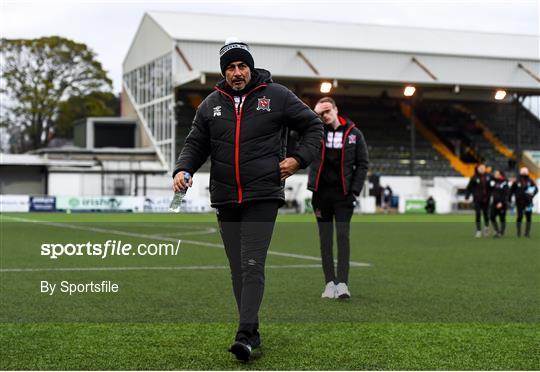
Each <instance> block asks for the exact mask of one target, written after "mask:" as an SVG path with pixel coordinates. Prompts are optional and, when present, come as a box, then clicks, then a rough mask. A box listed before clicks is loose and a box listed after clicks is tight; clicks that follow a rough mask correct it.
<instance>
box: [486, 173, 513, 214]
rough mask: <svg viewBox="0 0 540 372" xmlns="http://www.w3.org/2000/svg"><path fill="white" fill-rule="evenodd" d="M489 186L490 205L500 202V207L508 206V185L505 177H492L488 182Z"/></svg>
mask: <svg viewBox="0 0 540 372" xmlns="http://www.w3.org/2000/svg"><path fill="white" fill-rule="evenodd" d="M490 186H491V204H492V206H496V205H497V204H499V203H502V205H503V206H502V208H503V209H506V208H507V207H508V199H509V196H510V187H509V186H508V181H507V180H506V178H502V179H496V178H493V179H492V180H491V182H490Z"/></svg>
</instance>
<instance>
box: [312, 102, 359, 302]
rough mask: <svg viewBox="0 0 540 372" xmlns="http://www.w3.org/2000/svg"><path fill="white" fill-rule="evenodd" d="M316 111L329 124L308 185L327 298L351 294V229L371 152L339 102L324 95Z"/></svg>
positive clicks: (323, 294) (325, 129)
mask: <svg viewBox="0 0 540 372" xmlns="http://www.w3.org/2000/svg"><path fill="white" fill-rule="evenodd" d="M315 112H316V113H317V114H318V115H319V116H320V117H321V118H322V121H323V123H324V140H323V141H322V147H321V153H320V156H319V157H317V158H315V160H314V161H313V163H312V165H311V167H310V170H309V176H308V177H309V178H308V189H309V190H311V191H313V198H312V204H313V209H314V211H315V216H316V218H317V226H318V228H319V240H320V248H321V258H322V266H323V272H324V280H325V283H326V287H325V289H324V292H323V293H322V295H321V297H323V298H349V297H350V296H351V293H350V291H349V287H348V282H349V257H350V242H349V232H350V224H351V218H352V215H353V210H354V207H355V205H356V198H355V197H357V196H359V195H360V192H361V191H362V187H363V186H364V181H365V179H366V174H367V170H368V152H367V146H366V142H365V141H364V136H363V135H362V132H361V131H360V130H359V129H358V128H357V127H356V125H355V124H354V123H353V122H352V121H350V120H348V119H345V118H344V117H342V116H339V115H338V108H337V106H336V102H335V101H334V100H333V99H332V98H330V97H324V98H321V99H320V100H319V101H318V102H317V104H316V105H315ZM334 220H335V221H336V235H337V253H338V254H337V256H338V257H337V258H338V262H337V276H336V273H335V271H334V258H333V248H332V244H333V240H334V237H333V235H334V227H333V223H334Z"/></svg>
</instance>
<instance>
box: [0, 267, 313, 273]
mask: <svg viewBox="0 0 540 372" xmlns="http://www.w3.org/2000/svg"><path fill="white" fill-rule="evenodd" d="M320 267H321V265H266V266H265V268H267V269H312V268H320ZM228 269H229V266H225V265H215V266H131V267H43V268H13V269H0V272H1V273H21V272H53V271H149V270H228Z"/></svg>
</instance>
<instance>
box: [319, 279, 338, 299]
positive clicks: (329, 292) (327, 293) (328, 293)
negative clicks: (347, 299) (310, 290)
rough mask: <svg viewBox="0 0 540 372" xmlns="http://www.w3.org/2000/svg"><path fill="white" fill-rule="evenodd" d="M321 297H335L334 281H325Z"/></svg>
mask: <svg viewBox="0 0 540 372" xmlns="http://www.w3.org/2000/svg"><path fill="white" fill-rule="evenodd" d="M321 297H322V298H336V297H337V296H336V285H335V284H334V282H328V283H326V287H325V288H324V292H323V293H322V295H321Z"/></svg>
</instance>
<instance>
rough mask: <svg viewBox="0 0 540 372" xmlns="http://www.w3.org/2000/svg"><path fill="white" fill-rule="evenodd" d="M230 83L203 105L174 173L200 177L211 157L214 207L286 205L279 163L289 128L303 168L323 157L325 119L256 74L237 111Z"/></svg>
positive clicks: (268, 78)
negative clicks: (253, 203) (256, 202)
mask: <svg viewBox="0 0 540 372" xmlns="http://www.w3.org/2000/svg"><path fill="white" fill-rule="evenodd" d="M235 93H237V92H235V91H233V90H232V89H231V88H230V87H229V86H228V84H226V82H225V80H222V81H221V82H219V83H218V84H217V85H216V91H214V92H213V93H211V94H210V95H208V97H206V99H205V100H204V101H203V102H202V103H201V105H200V106H199V108H198V109H197V112H196V114H195V119H194V120H193V127H192V129H191V131H190V133H189V135H188V136H187V138H186V142H185V144H184V148H183V149H182V152H181V154H180V156H179V157H178V160H177V162H176V166H175V169H174V172H173V177H174V175H175V174H176V173H178V172H180V171H187V172H189V173H191V174H194V173H195V172H197V170H198V169H199V168H200V167H201V165H202V164H203V163H204V162H205V161H206V159H207V158H208V156H209V155H210V159H211V169H210V200H211V204H212V206H213V207H217V206H220V205H224V204H232V203H242V202H247V201H253V200H272V199H274V200H280V201H281V202H284V200H285V195H284V190H283V183H282V182H281V180H280V169H279V162H280V161H281V160H283V159H284V156H285V155H284V154H285V146H284V143H283V138H285V133H286V131H285V129H286V128H287V127H288V128H291V129H293V130H295V131H296V132H298V133H299V134H300V135H301V137H302V138H301V141H300V144H299V146H298V147H297V149H296V151H295V153H294V154H292V156H293V157H294V158H296V159H297V160H298V161H299V163H300V167H301V168H305V167H307V166H308V165H309V164H310V163H311V161H312V160H313V158H314V157H315V156H316V155H317V152H318V150H319V146H320V141H321V138H322V134H323V129H322V122H321V120H320V119H319V117H318V116H317V115H316V114H315V113H314V112H313V111H312V110H311V109H310V108H309V107H308V106H306V105H305V104H304V103H303V102H302V101H300V99H299V98H298V97H296V96H295V95H294V94H293V93H292V92H291V91H290V90H289V89H287V88H286V87H284V86H282V85H279V84H275V83H273V82H272V78H271V76H270V73H269V72H268V71H266V70H261V69H256V71H254V72H253V73H252V79H251V81H250V82H249V84H248V86H247V87H246V88H245V89H244V91H243V92H241V94H245V95H244V96H243V98H242V103H241V104H240V105H239V107H238V109H236V106H235V101H234V96H233V95H234V94H235Z"/></svg>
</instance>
